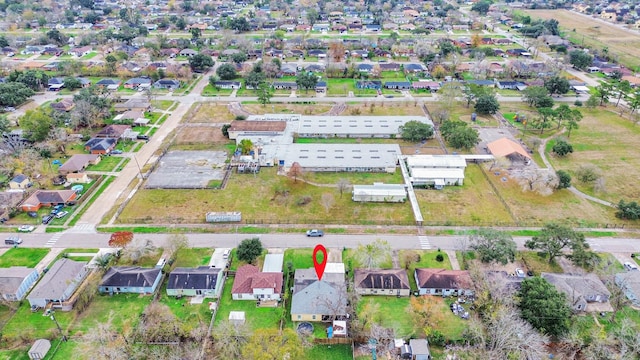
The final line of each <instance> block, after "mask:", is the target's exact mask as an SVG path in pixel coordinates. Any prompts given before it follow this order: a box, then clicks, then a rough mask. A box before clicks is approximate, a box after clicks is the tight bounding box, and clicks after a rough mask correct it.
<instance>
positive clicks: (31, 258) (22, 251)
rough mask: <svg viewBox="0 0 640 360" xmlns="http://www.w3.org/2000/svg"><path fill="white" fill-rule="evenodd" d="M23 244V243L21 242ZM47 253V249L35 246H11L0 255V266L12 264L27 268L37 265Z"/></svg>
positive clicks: (10, 265)
mask: <svg viewBox="0 0 640 360" xmlns="http://www.w3.org/2000/svg"><path fill="white" fill-rule="evenodd" d="M23 244H24V243H23ZM48 253H49V249H36V248H21V247H18V248H11V249H9V250H7V252H6V253H4V254H3V255H2V256H0V268H8V267H12V266H26V267H29V268H32V267H35V266H36V265H38V263H39V262H40V260H42V259H43V258H44V257H45V256H47V254H48Z"/></svg>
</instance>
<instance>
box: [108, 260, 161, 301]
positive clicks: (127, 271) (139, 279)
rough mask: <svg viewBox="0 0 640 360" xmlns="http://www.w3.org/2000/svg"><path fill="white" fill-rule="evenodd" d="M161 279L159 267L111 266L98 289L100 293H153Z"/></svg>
mask: <svg viewBox="0 0 640 360" xmlns="http://www.w3.org/2000/svg"><path fill="white" fill-rule="evenodd" d="M161 279H162V269H160V268H142V267H140V266H113V267H111V268H109V270H107V273H106V274H105V275H104V276H103V277H102V282H101V283H100V286H99V287H98V291H99V292H100V293H101V294H105V293H106V294H120V293H134V294H153V293H154V292H155V291H156V289H157V287H158V285H160V280H161Z"/></svg>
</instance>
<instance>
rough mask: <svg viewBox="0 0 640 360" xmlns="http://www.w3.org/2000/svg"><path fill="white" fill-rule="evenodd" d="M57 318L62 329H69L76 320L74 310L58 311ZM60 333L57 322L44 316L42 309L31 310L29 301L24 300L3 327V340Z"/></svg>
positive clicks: (32, 337) (41, 336)
mask: <svg viewBox="0 0 640 360" xmlns="http://www.w3.org/2000/svg"><path fill="white" fill-rule="evenodd" d="M55 318H56V320H57V321H58V323H59V324H60V327H62V329H65V331H66V329H68V328H69V326H70V325H71V323H72V322H73V321H74V318H75V313H74V312H64V311H57V312H56V313H55ZM59 335H60V332H59V331H58V330H57V329H56V324H55V322H53V321H52V320H51V319H50V318H49V317H48V316H43V312H42V311H38V312H35V313H34V312H31V306H30V305H29V302H28V301H23V302H22V303H21V304H20V307H19V308H18V310H17V311H16V313H15V314H14V315H13V317H12V318H11V320H9V321H8V322H7V323H6V325H5V326H4V328H3V329H2V337H3V340H4V339H6V340H7V341H8V342H11V343H13V342H14V341H16V340H18V339H28V341H31V340H35V339H38V338H43V337H44V338H53V337H57V336H59Z"/></svg>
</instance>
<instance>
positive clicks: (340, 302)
mask: <svg viewBox="0 0 640 360" xmlns="http://www.w3.org/2000/svg"><path fill="white" fill-rule="evenodd" d="M296 272H297V271H296ZM347 315H348V314H347V294H346V288H345V287H344V285H343V284H340V285H338V284H332V283H330V282H328V281H324V279H323V281H317V280H316V281H314V282H313V283H311V284H310V285H308V286H306V287H304V288H302V289H299V290H297V291H295V290H294V293H293V296H292V297H291V321H330V320H336V319H344V318H346V317H347Z"/></svg>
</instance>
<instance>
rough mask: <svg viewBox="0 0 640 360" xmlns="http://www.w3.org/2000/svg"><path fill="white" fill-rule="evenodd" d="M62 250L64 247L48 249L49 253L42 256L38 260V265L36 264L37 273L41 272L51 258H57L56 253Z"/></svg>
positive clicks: (47, 265)
mask: <svg viewBox="0 0 640 360" xmlns="http://www.w3.org/2000/svg"><path fill="white" fill-rule="evenodd" d="M63 251H64V248H51V251H49V253H48V254H47V255H46V256H45V257H44V258H42V260H40V262H39V263H38V265H36V270H38V273H40V274H42V271H43V270H44V269H46V268H48V267H49V265H50V264H51V262H53V260H54V259H55V258H57V257H58V255H60V254H61V253H62V252H63Z"/></svg>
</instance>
